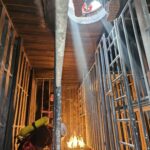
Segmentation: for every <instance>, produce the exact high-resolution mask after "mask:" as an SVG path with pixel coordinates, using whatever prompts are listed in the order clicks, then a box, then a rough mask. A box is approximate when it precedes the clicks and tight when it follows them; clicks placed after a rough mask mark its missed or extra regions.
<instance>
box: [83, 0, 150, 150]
mask: <svg viewBox="0 0 150 150" xmlns="http://www.w3.org/2000/svg"><path fill="white" fill-rule="evenodd" d="M136 11H138V10H137V9H136V6H135V5H134V1H132V0H129V1H128V2H127V4H126V6H125V7H124V9H123V11H122V13H121V15H120V17H119V18H118V19H116V20H115V21H114V27H113V29H112V30H111V32H110V33H109V35H107V36H106V35H103V36H102V38H101V40H100V42H99V44H98V48H97V50H96V53H95V63H94V64H93V66H92V68H91V69H90V70H89V72H88V74H87V75H86V76H85V78H84V81H83V83H82V86H81V88H83V89H85V100H84V101H85V106H86V109H85V111H86V113H87V122H86V126H87V136H90V138H88V137H87V139H88V140H87V144H88V145H90V146H91V147H93V148H94V149H97V150H99V149H108V150H109V149H112V150H114V149H118V150H120V149H122V150H124V149H125V150H130V149H136V150H138V149H139V150H141V149H142V150H145V149H150V138H149V136H148V132H149V130H150V127H149V123H148V122H147V118H148V116H149V115H147V114H149V111H150V103H149V100H150V97H149V92H150V87H149V77H148V76H147V74H148V72H149V69H148V59H147V57H146V54H147V52H146V50H145V49H144V47H143V44H144V43H143V40H142V39H143V34H140V33H139V31H140V26H139V24H141V22H140V23H139V22H138V21H139V20H137V14H138V13H137V12H136ZM145 53H146V54H145ZM94 70H95V72H96V76H95V74H94ZM95 83H96V84H95ZM97 107H98V108H97ZM97 114H99V115H98V116H97ZM98 120H99V121H100V122H99V121H98ZM97 127H99V129H98V130H97ZM99 133H100V134H99ZM108 135H109V137H108ZM89 139H90V140H89ZM99 143H100V144H99Z"/></svg>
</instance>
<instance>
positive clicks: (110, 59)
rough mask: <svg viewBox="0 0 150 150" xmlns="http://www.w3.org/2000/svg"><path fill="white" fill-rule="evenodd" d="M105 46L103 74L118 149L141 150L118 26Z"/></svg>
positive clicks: (103, 47) (105, 39) (106, 40)
mask: <svg viewBox="0 0 150 150" xmlns="http://www.w3.org/2000/svg"><path fill="white" fill-rule="evenodd" d="M101 45H102V49H101V51H100V53H101V55H103V56H104V58H102V57H101V61H104V62H103V64H105V67H106V68H104V67H103V70H102V71H103V72H104V73H105V76H106V77H105V80H104V85H105V86H106V90H105V96H106V97H108V98H107V99H106V100H107V101H108V100H109V101H110V105H111V109H112V110H111V111H112V112H113V122H114V132H115V139H116V142H115V147H116V149H117V150H120V149H129V150H130V149H136V150H140V149H141V148H140V147H141V146H140V142H139V135H138V128H137V124H136V118H135V114H134V111H133V106H132V97H131V93H130V89H129V81H128V77H129V75H128V74H127V71H126V66H125V62H124V61H123V59H124V58H123V57H124V55H123V52H122V51H123V49H122V47H121V46H122V45H121V39H120V35H119V32H118V26H117V24H116V22H115V26H114V28H113V29H112V31H111V32H110V34H109V35H108V37H107V38H106V37H105V35H103V37H102V44H101ZM102 59H103V60H102ZM123 127H124V128H123ZM124 129H126V130H124ZM112 149H113V148H112Z"/></svg>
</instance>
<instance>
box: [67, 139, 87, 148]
mask: <svg viewBox="0 0 150 150" xmlns="http://www.w3.org/2000/svg"><path fill="white" fill-rule="evenodd" d="M67 146H68V148H71V149H72V148H78V147H79V148H83V147H85V143H84V141H83V138H82V137H77V136H72V137H71V138H70V140H69V142H67Z"/></svg>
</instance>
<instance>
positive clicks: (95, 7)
mask: <svg viewBox="0 0 150 150" xmlns="http://www.w3.org/2000/svg"><path fill="white" fill-rule="evenodd" d="M100 7H102V5H101V3H100V2H99V1H96V0H94V1H92V2H91V3H90V4H89V5H87V3H86V2H85V3H84V4H83V6H82V14H88V13H91V12H94V11H96V10H98V9H99V8H100Z"/></svg>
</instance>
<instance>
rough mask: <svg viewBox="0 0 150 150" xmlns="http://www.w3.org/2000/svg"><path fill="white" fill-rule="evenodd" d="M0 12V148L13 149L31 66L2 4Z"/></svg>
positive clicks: (23, 115) (21, 123)
mask: <svg viewBox="0 0 150 150" xmlns="http://www.w3.org/2000/svg"><path fill="white" fill-rule="evenodd" d="M0 8H1V4H0ZM0 13H1V14H0V93H1V94H0V97H1V98H0V106H1V107H0V126H1V127H0V149H15V148H16V147H17V146H16V139H15V137H16V135H17V134H18V132H19V130H20V128H22V127H24V126H25V120H26V111H27V108H26V107H27V99H28V84H29V77H30V70H31V67H30V63H29V61H28V58H27V56H26V54H25V52H24V47H23V41H22V40H21V39H20V38H19V37H18V34H17V32H16V30H15V29H14V26H13V24H12V22H11V19H10V18H9V15H8V13H7V10H6V9H5V7H4V6H3V10H2V9H0ZM12 145H13V147H12Z"/></svg>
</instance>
